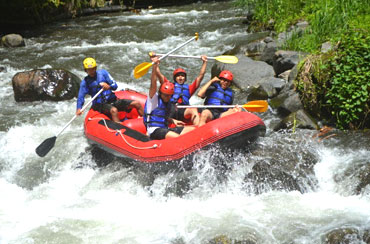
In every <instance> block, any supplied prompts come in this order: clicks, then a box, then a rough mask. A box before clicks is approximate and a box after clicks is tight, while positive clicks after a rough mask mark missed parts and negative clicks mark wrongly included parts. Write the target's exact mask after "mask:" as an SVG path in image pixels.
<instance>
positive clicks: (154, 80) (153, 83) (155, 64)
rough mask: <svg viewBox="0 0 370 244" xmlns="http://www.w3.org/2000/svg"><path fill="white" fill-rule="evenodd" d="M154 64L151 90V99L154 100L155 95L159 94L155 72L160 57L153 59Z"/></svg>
mask: <svg viewBox="0 0 370 244" xmlns="http://www.w3.org/2000/svg"><path fill="white" fill-rule="evenodd" d="M152 60H153V62H154V64H153V65H152V75H151V79H150V88H149V97H150V98H152V97H153V96H154V94H155V93H156V92H157V78H158V76H157V72H156V71H155V70H156V69H157V68H158V65H159V60H158V57H154V58H153V59H152Z"/></svg>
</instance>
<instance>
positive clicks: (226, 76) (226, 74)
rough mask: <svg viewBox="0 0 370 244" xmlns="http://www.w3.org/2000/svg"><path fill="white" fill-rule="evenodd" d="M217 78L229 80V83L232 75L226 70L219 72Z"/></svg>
mask: <svg viewBox="0 0 370 244" xmlns="http://www.w3.org/2000/svg"><path fill="white" fill-rule="evenodd" d="M219 77H220V78H224V79H226V80H229V81H233V78H234V76H233V73H231V72H230V71H228V70H223V71H221V73H220V75H219Z"/></svg>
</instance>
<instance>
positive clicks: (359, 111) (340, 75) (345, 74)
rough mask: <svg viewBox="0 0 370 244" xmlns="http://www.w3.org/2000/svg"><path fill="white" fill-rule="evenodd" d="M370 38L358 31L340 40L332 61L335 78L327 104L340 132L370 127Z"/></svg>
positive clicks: (328, 94)
mask: <svg viewBox="0 0 370 244" xmlns="http://www.w3.org/2000/svg"><path fill="white" fill-rule="evenodd" d="M369 64H370V36H369V32H367V31H361V30H355V31H349V32H346V33H343V35H342V36H341V37H340V38H339V45H338V50H337V52H336V55H335V56H334V57H333V58H331V59H330V60H329V64H328V66H327V70H328V71H329V72H330V74H331V79H330V80H329V81H328V82H329V84H328V91H327V93H326V94H325V101H326V104H327V105H329V106H328V107H330V112H331V114H332V115H333V116H335V118H336V123H337V125H338V127H339V128H348V127H353V128H362V127H364V126H365V125H366V124H369V123H370V116H369V113H370V98H369V93H370V83H369V81H370V65H369Z"/></svg>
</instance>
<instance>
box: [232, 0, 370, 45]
mask: <svg viewBox="0 0 370 244" xmlns="http://www.w3.org/2000/svg"><path fill="white" fill-rule="evenodd" d="M235 3H236V6H239V7H244V8H247V9H249V10H252V12H253V13H254V15H253V18H254V21H253V22H252V24H254V25H258V26H259V27H262V28H271V27H272V28H274V30H275V31H277V32H282V31H285V30H286V29H287V28H288V27H289V26H291V25H293V24H295V23H297V21H299V20H301V19H306V20H307V21H308V22H309V23H310V26H309V27H308V28H307V29H306V31H305V33H304V34H303V35H296V36H293V38H291V39H290V40H288V41H287V43H286V44H285V48H286V49H289V50H296V51H304V52H314V51H317V50H319V49H320V46H321V44H322V43H323V42H325V41H328V40H330V39H332V38H335V37H338V36H340V34H341V33H343V32H346V31H348V30H349V29H351V28H353V27H356V28H362V29H366V30H370V4H369V0H325V1H322V0H236V1H235ZM272 24H273V26H271V25H272Z"/></svg>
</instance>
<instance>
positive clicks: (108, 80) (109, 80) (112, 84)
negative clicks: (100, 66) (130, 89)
mask: <svg viewBox="0 0 370 244" xmlns="http://www.w3.org/2000/svg"><path fill="white" fill-rule="evenodd" d="M101 72H103V76H104V79H105V82H100V83H99V85H100V86H101V87H102V88H103V89H104V90H108V89H112V90H113V91H114V90H116V89H117V87H118V85H117V83H116V81H115V80H114V79H113V77H112V76H111V75H110V74H109V72H108V71H106V70H101Z"/></svg>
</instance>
